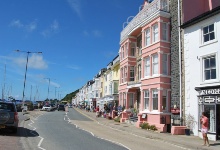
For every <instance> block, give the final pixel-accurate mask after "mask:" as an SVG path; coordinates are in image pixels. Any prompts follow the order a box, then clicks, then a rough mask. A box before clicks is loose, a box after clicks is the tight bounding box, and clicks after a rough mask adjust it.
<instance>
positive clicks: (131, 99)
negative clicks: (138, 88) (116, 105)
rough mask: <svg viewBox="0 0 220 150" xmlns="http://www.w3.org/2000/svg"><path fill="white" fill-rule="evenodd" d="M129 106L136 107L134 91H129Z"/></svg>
mask: <svg viewBox="0 0 220 150" xmlns="http://www.w3.org/2000/svg"><path fill="white" fill-rule="evenodd" d="M129 107H131V108H133V107H134V93H129Z"/></svg>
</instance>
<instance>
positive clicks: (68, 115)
mask: <svg viewBox="0 0 220 150" xmlns="http://www.w3.org/2000/svg"><path fill="white" fill-rule="evenodd" d="M19 116H20V124H19V130H18V133H17V134H12V133H10V131H4V132H2V131H0V150H39V149H41V150H88V149H89V150H126V149H128V150H143V149H147V150H159V149H161V150H176V149H188V148H184V147H179V146H177V145H176V144H172V143H169V142H166V141H162V140H160V139H156V138H150V137H148V136H147V135H146V137H145V136H138V135H135V134H133V132H132V129H133V128H129V129H130V130H131V131H130V130H127V129H128V125H126V124H123V123H121V124H119V123H116V122H115V123H114V122H113V124H114V125H115V126H120V129H118V128H114V127H110V126H106V125H105V124H102V123H100V122H97V121H94V120H93V118H91V119H89V118H88V116H87V117H86V116H84V115H83V114H81V113H80V111H77V109H76V110H75V109H69V112H64V111H57V110H56V111H53V112H42V111H35V112H34V113H31V116H32V117H30V118H31V119H30V120H28V118H29V116H30V114H27V115H23V114H21V113H20V114H19ZM100 119H101V118H100ZM95 120H96V119H95Z"/></svg>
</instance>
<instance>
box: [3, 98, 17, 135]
mask: <svg viewBox="0 0 220 150" xmlns="http://www.w3.org/2000/svg"><path fill="white" fill-rule="evenodd" d="M18 122H19V119H18V112H17V109H16V105H15V104H14V103H13V102H0V129H5V128H9V129H11V130H12V132H13V133H17V130H18Z"/></svg>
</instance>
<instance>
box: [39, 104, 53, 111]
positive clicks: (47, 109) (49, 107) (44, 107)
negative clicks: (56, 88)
mask: <svg viewBox="0 0 220 150" xmlns="http://www.w3.org/2000/svg"><path fill="white" fill-rule="evenodd" d="M41 110H45V111H51V110H52V106H51V105H44V106H43V107H42V109H41Z"/></svg>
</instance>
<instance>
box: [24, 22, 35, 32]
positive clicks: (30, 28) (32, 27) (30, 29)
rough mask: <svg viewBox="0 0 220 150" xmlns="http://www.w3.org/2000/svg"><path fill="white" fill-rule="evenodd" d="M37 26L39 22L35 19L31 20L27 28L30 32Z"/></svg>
mask: <svg viewBox="0 0 220 150" xmlns="http://www.w3.org/2000/svg"><path fill="white" fill-rule="evenodd" d="M36 28H37V22H36V21H33V22H31V23H30V24H28V25H26V29H27V30H28V31H29V32H32V31H34V30H35V29H36Z"/></svg>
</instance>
